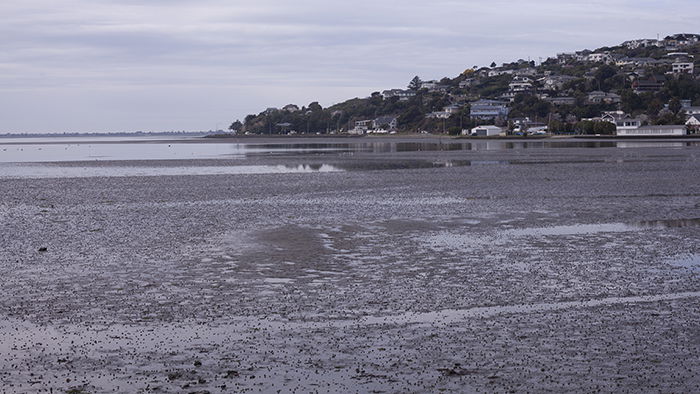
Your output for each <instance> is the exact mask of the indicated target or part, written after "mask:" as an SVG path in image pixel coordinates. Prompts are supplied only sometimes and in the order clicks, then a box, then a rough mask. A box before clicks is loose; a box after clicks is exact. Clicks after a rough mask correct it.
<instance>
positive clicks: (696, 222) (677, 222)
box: [637, 218, 700, 228]
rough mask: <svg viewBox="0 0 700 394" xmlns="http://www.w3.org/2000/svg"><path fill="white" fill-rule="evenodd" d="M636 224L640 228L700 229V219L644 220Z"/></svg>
mask: <svg viewBox="0 0 700 394" xmlns="http://www.w3.org/2000/svg"><path fill="white" fill-rule="evenodd" d="M637 224H638V225H639V226H640V227H650V228H683V227H700V218H693V219H665V220H646V221H642V222H639V223H637Z"/></svg>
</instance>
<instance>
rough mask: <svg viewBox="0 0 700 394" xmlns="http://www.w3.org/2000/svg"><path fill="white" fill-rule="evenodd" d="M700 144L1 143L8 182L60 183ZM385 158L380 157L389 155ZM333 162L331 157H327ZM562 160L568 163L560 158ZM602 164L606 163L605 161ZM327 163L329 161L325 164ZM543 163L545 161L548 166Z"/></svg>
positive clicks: (0, 171)
mask: <svg viewBox="0 0 700 394" xmlns="http://www.w3.org/2000/svg"><path fill="white" fill-rule="evenodd" d="M699 144H700V142H696V141H658V140H654V141H591V140H534V141H508V140H486V141H466V140H447V141H442V140H439V139H430V140H420V141H410V140H409V141H406V140H401V139H397V140H393V141H392V140H389V141H387V140H372V139H366V138H359V139H351V140H349V141H343V140H342V139H341V140H340V141H339V140H338V139H336V140H333V141H329V142H323V143H321V142H315V141H313V142H309V141H308V140H306V141H298V142H297V141H291V142H290V140H280V141H279V143H278V142H276V141H274V142H270V141H269V140H267V141H265V143H259V142H256V141H255V140H251V142H250V143H249V142H247V141H246V142H244V143H241V142H235V143H232V142H226V141H224V140H205V139H195V138H183V139H180V140H164V139H157V138H155V139H154V138H150V139H149V138H146V137H134V138H131V139H129V138H125V137H89V138H86V137H83V138H80V137H78V138H60V137H54V138H23V139H9V138H5V139H0V178H58V177H101V176H159V175H164V176H167V175H217V174H271V173H309V172H338V171H371V170H396V169H410V168H442V167H459V166H477V165H497V166H500V165H519V164H533V162H532V161H527V160H525V161H523V160H510V161H506V160H448V161H438V162H434V161H426V160H411V159H407V160H397V159H396V158H394V159H393V160H389V161H381V160H368V161H349V162H342V163H337V161H338V160H333V159H334V158H335V159H337V155H339V154H340V155H342V154H351V153H357V152H363V153H377V154H382V153H401V152H421V151H427V152H430V151H474V152H478V151H505V150H537V149H539V150H542V149H545V150H546V149H566V148H593V149H595V148H623V149H624V148H684V147H687V146H698V145H699ZM284 155H286V156H290V155H326V156H319V159H318V160H315V161H316V162H315V163H305V164H294V165H246V164H248V163H247V162H246V161H244V160H243V159H245V158H247V157H255V156H284ZM381 157H382V156H381V155H378V156H377V158H381ZM194 159H233V160H234V161H237V160H240V164H233V165H219V166H206V165H201V163H199V165H196V166H195V165H192V166H188V165H182V164H179V165H173V166H155V165H150V166H149V165H148V164H142V163H139V164H138V165H130V164H128V163H123V164H115V163H111V164H110V165H104V166H103V165H88V164H87V163H85V164H75V163H71V162H95V163H99V162H106V161H111V162H119V161H123V162H129V161H132V162H133V161H152V160H156V161H158V160H194ZM327 159H330V160H327ZM558 160H559V161H558V162H561V159H558ZM599 160H600V159H599ZM318 161H323V163H318ZM537 163H539V164H542V163H543V162H542V161H538V162H537Z"/></svg>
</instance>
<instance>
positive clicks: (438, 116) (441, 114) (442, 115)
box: [425, 111, 452, 119]
mask: <svg viewBox="0 0 700 394" xmlns="http://www.w3.org/2000/svg"><path fill="white" fill-rule="evenodd" d="M451 115H452V114H451V113H449V112H445V111H436V112H431V113H429V114H427V115H425V117H426V118H428V119H447V118H449V117H450V116H451Z"/></svg>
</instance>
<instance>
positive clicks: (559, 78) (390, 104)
mask: <svg viewBox="0 0 700 394" xmlns="http://www.w3.org/2000/svg"><path fill="white" fill-rule="evenodd" d="M699 69H700V35H695V34H677V35H673V36H669V37H666V38H664V39H662V40H631V41H627V42H625V43H622V44H620V45H618V46H614V47H602V48H597V49H595V50H582V51H578V52H575V53H566V54H558V55H556V56H553V57H550V58H548V59H547V60H546V61H544V62H542V63H541V64H535V62H528V61H525V60H517V61H514V62H512V63H507V64H502V65H501V66H497V65H496V64H494V63H492V64H491V65H490V67H482V68H469V69H467V70H465V71H464V72H462V73H461V74H459V75H458V76H456V77H453V78H443V79H441V80H439V81H422V80H420V78H418V77H416V78H414V79H413V80H411V81H407V87H406V88H402V87H400V88H397V89H390V90H385V91H383V92H378V91H377V92H373V93H371V94H370V95H369V97H366V98H353V99H350V100H347V101H345V102H342V103H339V104H336V105H333V106H331V107H328V108H322V107H321V105H319V104H318V103H317V102H313V103H310V104H308V105H306V106H297V105H294V104H289V105H286V106H284V107H283V108H279V109H278V108H268V109H266V110H264V111H262V112H260V113H259V114H257V115H256V114H251V115H248V116H246V118H245V119H244V121H243V122H240V121H237V122H234V123H233V124H232V125H231V130H236V131H245V132H249V133H256V134H281V133H322V134H325V133H343V132H348V131H353V132H365V131H368V130H369V131H371V130H391V129H393V130H396V131H398V132H417V131H422V130H428V131H430V132H436V133H450V134H457V133H459V132H460V131H461V130H463V129H467V128H471V127H474V126H477V125H481V124H496V125H499V126H506V127H508V128H509V129H510V130H512V129H513V128H515V127H518V125H521V124H531V125H538V124H540V125H545V124H546V125H547V126H548V127H549V130H550V131H551V132H554V133H585V132H593V131H594V130H593V129H592V127H593V126H591V125H590V124H589V123H587V122H586V121H583V122H582V120H585V119H590V118H596V117H599V116H601V114H602V113H603V112H604V111H624V112H625V113H626V114H629V115H630V116H634V117H639V118H640V119H643V121H644V122H645V123H648V124H683V123H684V122H685V121H686V118H687V116H688V115H689V113H692V111H694V110H695V109H694V108H695V107H698V106H700V75H699V73H698V70H699ZM483 99H489V100H496V101H495V102H482V101H479V100H483ZM484 104H486V105H491V106H501V107H500V110H499V112H498V114H497V115H495V116H489V113H488V112H483V113H482V112H479V111H477V110H473V107H474V108H476V107H477V106H483V105H484ZM479 108H481V107H479ZM479 114H482V115H479ZM595 131H596V132H608V130H606V129H605V128H603V129H600V130H595Z"/></svg>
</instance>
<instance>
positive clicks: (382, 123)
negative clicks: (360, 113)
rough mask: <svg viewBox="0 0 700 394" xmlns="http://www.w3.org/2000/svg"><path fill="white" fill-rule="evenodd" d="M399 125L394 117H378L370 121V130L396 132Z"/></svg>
mask: <svg viewBox="0 0 700 394" xmlns="http://www.w3.org/2000/svg"><path fill="white" fill-rule="evenodd" d="M398 125H399V122H398V119H397V118H396V116H394V115H385V116H380V117H378V118H377V119H374V120H373V121H372V128H373V129H375V130H377V129H385V130H396V129H397V127H398Z"/></svg>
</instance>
